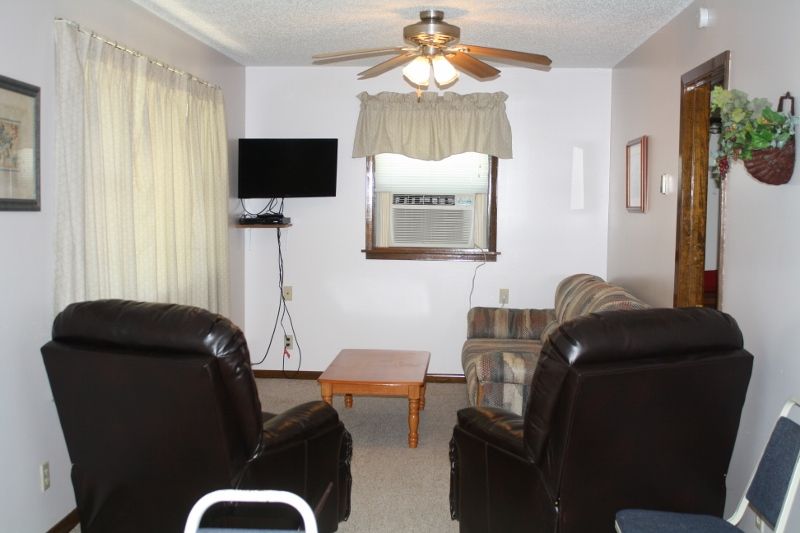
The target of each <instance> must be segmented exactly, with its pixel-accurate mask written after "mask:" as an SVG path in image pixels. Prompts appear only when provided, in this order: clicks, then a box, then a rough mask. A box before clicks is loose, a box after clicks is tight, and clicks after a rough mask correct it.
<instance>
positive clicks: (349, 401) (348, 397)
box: [344, 394, 353, 408]
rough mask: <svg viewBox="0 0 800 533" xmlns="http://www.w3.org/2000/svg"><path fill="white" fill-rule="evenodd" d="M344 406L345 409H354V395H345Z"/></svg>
mask: <svg viewBox="0 0 800 533" xmlns="http://www.w3.org/2000/svg"><path fill="white" fill-rule="evenodd" d="M344 406H345V407H348V408H349V407H353V395H352V394H345V395H344Z"/></svg>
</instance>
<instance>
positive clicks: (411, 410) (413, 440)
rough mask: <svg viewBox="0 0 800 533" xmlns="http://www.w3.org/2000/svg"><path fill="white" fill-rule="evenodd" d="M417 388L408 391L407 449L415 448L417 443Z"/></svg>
mask: <svg viewBox="0 0 800 533" xmlns="http://www.w3.org/2000/svg"><path fill="white" fill-rule="evenodd" d="M419 393H420V389H419V387H412V388H411V390H409V391H408V447H409V448H416V447H417V443H418V442H419Z"/></svg>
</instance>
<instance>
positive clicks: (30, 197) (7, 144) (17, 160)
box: [0, 76, 41, 211]
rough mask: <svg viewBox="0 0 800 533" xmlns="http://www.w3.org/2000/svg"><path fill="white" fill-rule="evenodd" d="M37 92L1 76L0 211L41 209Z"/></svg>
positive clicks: (24, 84)
mask: <svg viewBox="0 0 800 533" xmlns="http://www.w3.org/2000/svg"><path fill="white" fill-rule="evenodd" d="M39 94H40V90H39V87H36V86H35V85H30V84H27V83H24V82H21V81H18V80H14V79H11V78H7V77H5V76H0V211H39V210H41V196H40V194H41V193H40V177H39V174H40V170H39Z"/></svg>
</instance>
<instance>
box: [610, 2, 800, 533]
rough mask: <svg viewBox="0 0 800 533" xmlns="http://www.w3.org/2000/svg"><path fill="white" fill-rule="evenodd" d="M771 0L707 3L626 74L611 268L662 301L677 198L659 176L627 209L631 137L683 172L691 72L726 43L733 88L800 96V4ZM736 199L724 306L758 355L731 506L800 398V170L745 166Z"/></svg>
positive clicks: (669, 168) (667, 300)
mask: <svg viewBox="0 0 800 533" xmlns="http://www.w3.org/2000/svg"><path fill="white" fill-rule="evenodd" d="M768 4H769V5H768V6H767V5H766V4H764V3H763V2H755V1H753V0H704V1H702V2H695V3H693V4H692V5H690V6H689V7H688V8H687V9H686V10H685V11H684V12H683V13H681V14H680V15H678V17H676V18H675V19H674V20H673V21H672V22H671V23H670V24H668V25H667V26H666V27H665V28H663V29H662V30H661V31H659V32H658V33H657V34H656V35H654V36H653V37H652V38H651V39H649V40H648V41H647V42H645V43H644V44H643V45H642V46H641V47H639V48H638V49H637V50H636V51H635V52H634V53H632V54H631V55H630V56H629V57H627V58H626V59H625V60H623V61H622V62H621V63H620V64H619V65H617V67H616V68H615V69H614V72H613V89H612V93H613V105H612V132H611V156H612V157H611V186H610V195H611V196H610V197H611V202H610V209H609V245H608V256H609V257H608V273H609V277H610V278H611V279H612V280H615V281H619V282H622V283H624V284H625V285H626V286H628V287H630V288H632V289H633V290H634V291H638V292H640V293H641V294H642V295H643V296H644V297H645V298H647V299H649V300H650V301H651V302H652V303H655V304H660V305H664V306H669V305H671V303H672V288H673V268H674V267H673V265H674V251H675V223H676V222H675V221H676V209H677V196H676V195H675V194H672V195H670V196H666V197H665V196H661V195H659V194H658V183H657V181H658V180H656V179H654V180H651V185H650V191H649V194H650V200H651V205H652V206H653V207H652V209H651V210H650V211H649V212H648V213H647V214H645V215H634V214H628V213H626V212H625V210H624V204H623V203H622V202H623V198H624V192H623V191H624V166H623V165H624V146H625V141H626V140H628V139H631V138H634V137H637V136H639V135H642V134H643V133H646V134H649V135H650V136H651V139H650V140H651V143H650V163H651V166H650V168H651V176H655V177H657V176H659V175H660V174H662V173H670V174H672V175H674V176H676V177H677V176H678V175H679V169H680V165H679V159H678V135H679V131H678V125H679V107H680V76H681V74H683V73H685V72H687V71H689V70H690V69H692V68H693V67H695V66H697V65H699V64H701V63H703V62H704V61H706V60H708V59H710V58H711V57H713V56H715V55H717V54H719V53H721V52H723V51H724V50H730V51H731V57H732V64H731V76H730V87H732V88H736V89H741V90H744V91H745V92H747V93H749V94H750V95H751V96H761V97H766V98H769V99H770V100H771V101H772V102H773V103H775V102H776V101H777V98H778V96H779V95H781V94H783V93H785V92H786V91H787V90H788V91H791V92H792V93H794V94H798V93H800V69H798V68H797V61H795V60H793V59H792V51H794V50H797V49H798V48H800V34H798V32H797V28H796V26H797V22H798V20H800V4H799V3H797V2H795V1H792V0H775V1H772V2H769V3H768ZM700 6H703V7H708V8H710V9H711V11H712V14H713V17H714V22H713V25H712V26H711V27H710V28H706V29H698V28H697V23H696V20H697V10H698V8H699V7H700ZM676 185H677V183H676ZM727 202H728V206H727V211H726V213H725V217H726V219H727V225H728V230H727V236H726V239H727V241H726V249H725V256H724V269H725V277H724V280H723V283H724V285H723V287H722V291H723V293H724V310H725V311H727V312H729V313H731V314H732V315H733V316H734V317H735V318H736V320H737V321H738V322H739V325H740V327H741V328H742V331H743V333H744V339H745V346H746V347H747V349H749V350H750V351H751V352H753V354H754V355H755V364H754V372H753V378H752V380H751V382H750V388H749V392H748V397H747V402H746V404H745V409H744V413H743V416H742V423H741V430H740V432H739V437H738V440H737V443H736V449H735V451H734V456H733V460H732V463H731V469H730V474H729V477H728V494H729V498H728V509H729V510H730V508H731V506H732V505H733V504H734V503H735V501H736V500H737V499H738V498H739V497H740V496H741V493H742V490H743V486H744V484H745V483H746V481H747V478H748V476H749V474H750V472H751V469H752V468H753V466H754V465H755V462H756V460H757V457H758V456H759V454H760V453H761V449H762V447H763V445H764V443H765V441H766V439H767V436H768V433H769V431H770V430H771V426H772V424H773V423H774V418H775V415H776V414H777V412H778V410H779V408H780V406H781V404H782V403H783V401H784V400H785V399H786V398H787V397H788V396H791V395H794V396H797V395H800V386H798V383H799V381H798V376H800V357H798V353H799V352H800V328H798V318H797V317H798V316H800V284H798V283H797V272H800V247H798V245H797V236H796V228H798V227H800V209H798V206H800V177H798V174H797V172H795V176H794V179H793V181H791V182H790V183H789V184H788V185H783V186H778V187H775V186H770V185H765V184H762V183H760V182H757V181H756V180H754V179H753V178H751V177H750V176H749V175H748V174H747V173H746V172H745V171H744V170H743V168H742V165H741V164H740V163H737V164H735V165H734V166H733V170H732V172H731V173H730V175H729V177H728V197H727ZM676 394H680V391H676ZM795 514H797V513H795ZM793 524H794V526H793V527H792V524H791V523H790V527H789V530H790V531H800V519H795V520H794V521H793ZM747 527H748V528H752V521H748V524H747Z"/></svg>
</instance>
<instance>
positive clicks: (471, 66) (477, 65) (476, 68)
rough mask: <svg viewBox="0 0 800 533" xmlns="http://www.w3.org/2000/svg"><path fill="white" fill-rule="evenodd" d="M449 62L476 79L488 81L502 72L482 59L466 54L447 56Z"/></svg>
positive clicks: (457, 53) (458, 53)
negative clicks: (487, 79)
mask: <svg viewBox="0 0 800 533" xmlns="http://www.w3.org/2000/svg"><path fill="white" fill-rule="evenodd" d="M445 57H446V58H447V60H448V61H450V62H451V63H452V64H453V65H455V66H456V67H458V68H460V69H461V70H463V71H464V72H466V73H468V74H471V75H473V76H475V77H476V78H480V79H482V80H483V79H486V78H493V77H495V76H497V75H498V74H500V71H499V70H497V69H496V68H494V67H493V66H491V65H490V64H488V63H484V62H483V61H481V60H480V59H475V58H474V57H472V56H471V55H469V54H467V53H465V52H456V53H454V54H447V55H445Z"/></svg>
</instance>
